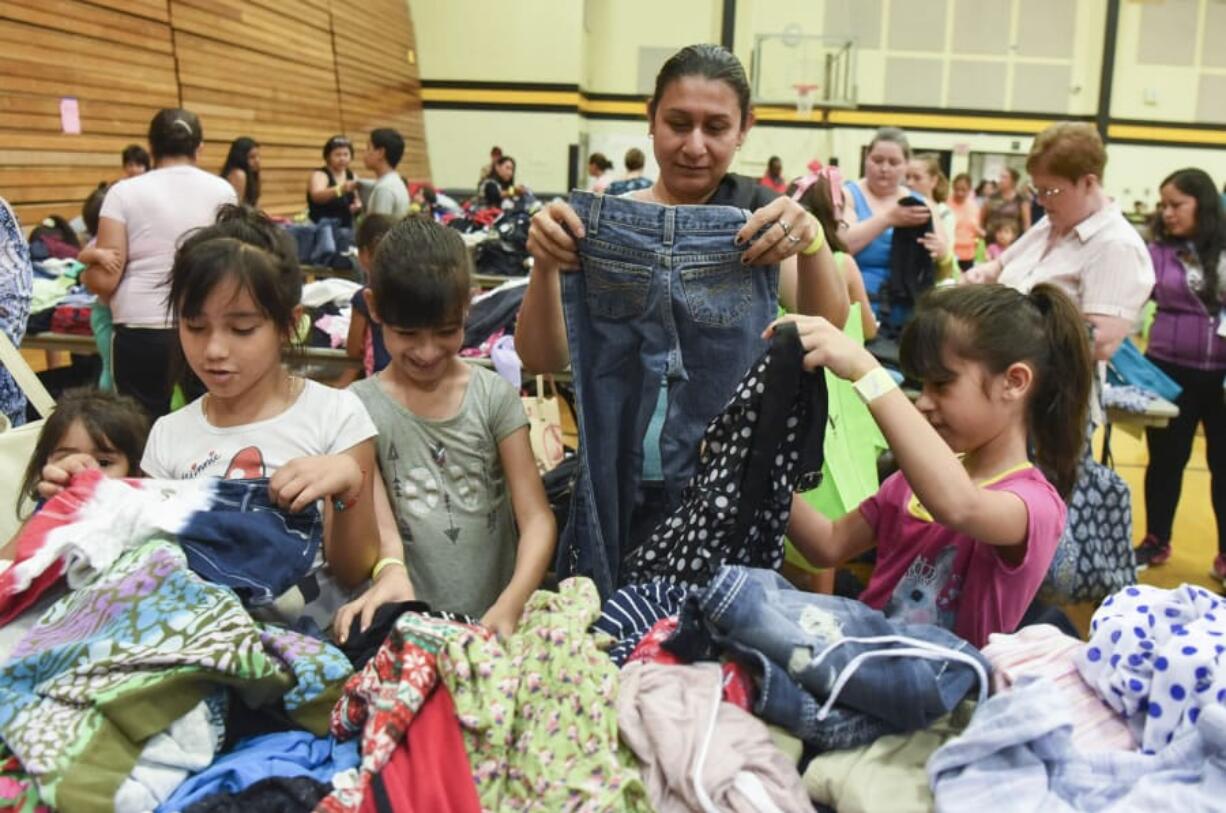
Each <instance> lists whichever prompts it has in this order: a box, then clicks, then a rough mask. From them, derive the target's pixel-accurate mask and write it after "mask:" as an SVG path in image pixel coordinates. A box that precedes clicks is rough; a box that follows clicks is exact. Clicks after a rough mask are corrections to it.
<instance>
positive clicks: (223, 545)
mask: <svg viewBox="0 0 1226 813" xmlns="http://www.w3.org/2000/svg"><path fill="white" fill-rule="evenodd" d="M177 535H178V539H179V545H180V546H181V547H182V548H183V552H184V553H185V554H187V564H188V566H189V567H190V568H191V569H192V570H193V571H195V572H196V573H197V574H199V575H200V576H201V577H202V578H204V579H207V580H208V581H210V582H213V583H214V584H224V585H226V586H227V587H230V588H232V589H233V590H234V592H235V593H237V594H238V595H239V598H241V599H242V601H243V603H244V604H245V605H247V606H252V607H258V606H260V605H264V604H271V603H272V602H273V600H274V599H276V597H277V596H279V595H281V594H282V593H284V592H285V591H287V590H289V589H290V588H291V587H293V586H295V585H296V584H298V582H299V581H300V580H301V579H302V578H303V577H304V576H306V575H307V573H308V572H309V571H310V570H311V568H312V566H313V565H314V564H315V557H316V554H317V553H318V552H319V546H320V544H321V542H322V540H323V518H322V516H321V515H320V513H319V509H318V508H317V507H316V506H315V505H314V504H312V505H310V506H308V507H307V508H306V509H305V510H303V511H300V512H299V513H297V514H291V513H289V512H288V511H282V510H281V509H280V508H278V507H277V506H275V505H273V503H272V501H271V499H270V498H269V494H268V479H267V478H257V479H251V480H218V481H217V483H216V491H215V492H214V496H213V502H212V505H211V506H210V508H209V509H208V510H204V511H196V512H195V513H193V514H192V515H191V516H190V517H189V518H188V519H187V521H186V522H185V523H184V524H183V526H182V527H181V528H180V529H179V530H178V531H177Z"/></svg>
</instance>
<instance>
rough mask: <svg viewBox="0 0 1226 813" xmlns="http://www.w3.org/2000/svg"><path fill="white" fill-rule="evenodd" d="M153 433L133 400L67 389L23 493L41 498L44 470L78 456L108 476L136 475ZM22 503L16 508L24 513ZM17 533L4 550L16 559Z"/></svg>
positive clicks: (33, 456) (50, 419) (43, 434)
mask: <svg viewBox="0 0 1226 813" xmlns="http://www.w3.org/2000/svg"><path fill="white" fill-rule="evenodd" d="M148 437H149V416H148V415H146V414H145V410H144V409H143V408H142V407H141V405H140V404H139V403H137V402H136V400H135V399H133V398H129V397H127V396H124V395H116V394H114V393H110V392H100V391H98V390H91V389H76V390H68V391H67V392H65V393H63V394H62V395H60V398H59V400H58V401H57V402H56V405H55V411H54V412H52V413H51V415H50V417H48V418H47V421H46V423H44V424H43V429H42V431H41V432H40V433H39V435H38V441H37V442H36V443H35V444H34V453H33V454H31V455H30V464H29V466H27V467H26V472H25V476H24V477H23V478H22V481H21V491H20V492H19V493H20V494H21V495H22V496H23V497H29V498H30V499H32V500H38V498H39V493H38V491H37V490H36V487H37V485H38V483H39V480H41V479H42V472H43V469H44V468H46V467H47V466H54V465H57V464H59V463H60V462H61V461H63V460H64V459H65V458H68V457H75V458H76V459H77V460H78V462H79V463H80V466H81V467H82V468H97V469H101V470H102V473H103V474H105V475H106V476H107V477H115V478H119V477H136V476H137V475H138V473H139V472H138V469H137V466H138V465H139V463H140V459H141V457H142V456H143V455H144V453H145V441H146V439H147V438H148ZM21 508H22V505H21V503H20V502H19V503H18V504H17V505H16V506H14V509H15V510H17V512H18V517H19V518H20V517H21ZM16 539H17V537H16V536H14V537H13V539H11V540H9V542H8V544H7V545H5V546H4V548H3V549H2V550H0V559H6V560H7V559H12V556H13V550H12V545H13V542H15V541H16Z"/></svg>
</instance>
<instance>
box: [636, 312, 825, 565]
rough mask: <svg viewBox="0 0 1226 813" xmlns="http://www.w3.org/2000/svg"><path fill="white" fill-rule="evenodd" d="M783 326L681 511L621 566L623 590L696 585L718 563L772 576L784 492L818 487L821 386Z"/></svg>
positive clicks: (707, 448)
mask: <svg viewBox="0 0 1226 813" xmlns="http://www.w3.org/2000/svg"><path fill="white" fill-rule="evenodd" d="M803 358H804V351H803V349H802V348H801V345H800V339H799V338H798V337H797V335H796V330H795V328H793V327H792V326H791V325H789V324H785V325H784V326H782V327H781V329H780V330H778V331H777V332H776V333H775V336H774V338H773V339H772V341H771V346H770V348H769V349H768V350H767V352H766V353H765V354H764V355H763V356H762V357H761V358H760V359H759V360H758V361H757V363H755V364H754V366H753V367H752V368H751V369H750V371H749V373H748V374H746V376H745V377H744V378H743V379H742V380H741V383H740V384H739V385H738V386H737V389H736V393H735V394H734V395H733V396H732V400H731V401H729V403H728V406H727V407H725V408H724V411H723V412H722V413H720V414H719V415H717V416H715V418H714V419H713V420H712V421H711V423H710V424H709V425H708V426H707V431H706V433H705V434H704V435H703V446H702V450H701V452H700V454H699V462H698V472H697V473H696V474H695V475H694V479H693V480H691V481H690V484H689V486H688V487H687V488H686V490H685V493H684V495H683V497H682V501H681V505H680V506H679V507H678V508H677V510H676V511H674V512H673V513H672V514H671V515H670V516H669V517H668V518H667V519H665V520H664V521H663V522H662V523H661V524H660V526H659V527H658V528H656V530H655V532H654V533H653V534H652V535H651V538H650V539H648V540H647V541H646V542H645V543H644V544H643V545H641V546H640V547H638V548H637V549H635V550H634V551H633V552H632V553H631V554H630V555H629V556H628V557H627V559H626V561H625V562H624V563H623V573H622V575H623V580H624V581H625V582H626V583H635V582H646V581H652V580H663V581H667V582H670V583H672V584H677V585H680V586H682V587H699V586H703V585H706V583H707V582H708V581H709V580H710V579H711V577H712V576H714V575H715V573H716V571H717V570H719V568H720V567H721V566H723V565H725V564H737V565H748V566H751V567H766V568H772V569H778V567H779V566H780V565H781V564H782V563H783V532H784V530H785V528H786V527H787V523H788V517H789V516H790V514H791V507H792V494H793V493H795V492H797V491H807V490H809V489H811V488H814V487H816V486H817V484H818V483H819V482H820V480H821V470H822V442H823V439H824V436H825V428H826V410H827V403H826V379H825V376H824V374H823V373H822V371H821V370H818V371H817V372H816V373H809V372H805V370H804V367H803V364H802V362H803Z"/></svg>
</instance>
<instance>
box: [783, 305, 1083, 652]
mask: <svg viewBox="0 0 1226 813" xmlns="http://www.w3.org/2000/svg"><path fill="white" fill-rule="evenodd" d="M788 318H789V319H792V320H794V321H796V322H797V326H798V327H799V329H800V335H801V340H802V342H803V344H804V347H805V350H806V357H805V366H806V367H808V368H810V369H813V368H816V367H825V368H826V370H827V371H828V372H832V373H834V374H835V375H837V376H839V377H840V378H843V379H845V380H847V381H854V382H856V383H855V387H856V389H857V391H858V392H859V393H860V396H861V398H862V399H863V400H864V401H865V402H866V403H867V404H868V405H869V410H870V411H871V412H872V414H873V418H874V419H875V420H876V421H877V424H878V426H880V427H881V430H882V432H883V433H884V434H885V437H886V440H887V441H888V442H889V444H890V449H891V450H892V451H893V452H894V455H895V457H896V458H897V460H898V464H899V467H900V468H901V471H899V472H898V473H896V474H894V475H893V476H891V477H890V478H888V479H887V480H886V481H885V482H884V483H882V485H881V489H880V490H879V491H878V492H877V494H876V495H875V496H873V497H871V498H869V499H868V500H865V501H864V503H862V504H861V506H860V510H858V511H852V512H850V513H849V514H847V515H846V516H845V517H843V518H842V519H840V520H838V521H835V522H832V521H831V520H829V519H827V518H826V517H824V516H822V515H821V514H819V513H817V512H816V511H814V510H813V509H811V508H809V506H808V505H806V504H805V503H804V502H803V501H802V500H800V499H796V500H794V501H793V514H792V519H791V524H790V525H789V526H788V538H789V539H791V541H792V543H793V544H794V545H795V546H796V548H797V549H798V550H799V551H800V552H801V553H803V554H804V556H805V557H806V558H807V559H808V560H809V561H810V562H812V563H813V564H814V565H818V566H826V567H828V566H833V565H837V564H839V563H840V562H844V561H846V560H848V559H850V558H852V557H854V556H857V555H859V554H860V553H863V552H864V551H867V550H869V549H870V548H872V547H874V546H875V547H876V548H877V565H876V567H875V568H874V570H873V575H872V578H871V579H870V580H869V583H868V587H867V588H866V589H865V590H864V593H863V594H862V595H861V596H860V599H861V600H862V601H863V602H864V603H866V604H868V605H870V606H872V607H876V608H878V609H881V610H883V611H884V612H885V614H886V615H887V616H889V617H891V618H893V619H895V620H898V621H902V622H909V623H928V624H939V625H940V626H943V627H946V628H949V629H952V630H953V631H954V632H955V633H957V634H958V635H960V636H961V637H963V638H965V639H966V640H967V641H969V642H970V643H971V644H973V645H974V646H976V647H982V646H984V645H985V644H986V643H987V641H988V636H989V635H990V634H991V633H993V632H1005V633H1009V632H1013V631H1014V629H1016V627H1017V625H1018V623H1019V622H1020V621H1021V619H1022V616H1023V614H1024V613H1025V612H1026V608H1027V607H1028V606H1029V605H1030V602H1031V600H1032V599H1033V598H1034V596H1035V594H1036V593H1037V592H1038V590H1039V586H1040V585H1041V584H1042V582H1043V578H1044V576H1045V575H1046V574H1047V569H1048V567H1049V566H1050V564H1051V560H1052V556H1053V555H1054V553H1055V550H1056V544H1057V542H1058V541H1059V539H1060V533H1061V531H1062V530H1063V527H1064V519H1065V512H1066V509H1065V504H1064V501H1063V500H1062V499H1061V497H1062V496H1067V495H1068V494H1069V493H1070V492H1071V491H1072V488H1073V483H1074V481H1075V480H1076V476H1077V466H1078V461H1079V460H1080V457H1081V453H1082V447H1083V443H1084V429H1083V427H1084V426H1085V422H1086V410H1087V409H1088V405H1089V402H1090V380H1091V375H1092V370H1093V366H1092V361H1091V355H1090V344H1089V339H1088V337H1087V336H1086V331H1085V326H1084V323H1083V321H1082V317H1081V313H1080V312H1079V311H1078V309H1077V306H1076V305H1074V304H1073V302H1072V301H1071V300H1070V299H1069V298H1068V296H1067V295H1065V294H1064V293H1062V292H1061V291H1060V290H1059V289H1058V288H1056V287H1055V286H1053V285H1046V284H1042V285H1037V286H1035V288H1034V289H1033V290H1032V291H1031V292H1030V293H1029V294H1022V293H1019V292H1018V291H1015V290H1013V289H1012V288H1007V287H1005V286H1002V285H971V286H962V287H958V288H945V289H937V290H934V291H932V292H930V293H929V294H927V295H926V296H925V297H924V298H923V299H922V300H921V302H920V306H919V308H918V310H917V311H916V314H915V319H914V321H913V322H912V323H910V324H909V325H907V327H906V328H905V329H904V331H903V334H902V340H901V346H900V353H901V359H902V364H903V369H904V370H905V371H906V373H907V375H908V377H911V378H915V379H917V380H920V381H922V382H923V391H922V393H921V395H920V398H919V400H918V401H917V402H916V403H915V404H914V405H912V404H911V402H910V401H909V400H908V399H907V396H906V395H904V394H903V392H902V391H901V390H899V389H898V386H897V384H895V383H894V380H893V379H892V378H890V377H889V376H888V374H887V373H886V372H885V370H884V369H882V368H881V366H880V365H879V364H878V363H877V361H876V359H874V358H873V356H872V355H871V354H870V353H869V352H868V351H866V350H865V349H864V348H863V347H862V346H860V345H859V344H857V343H855V342H854V341H852V340H851V339H849V338H848V337H847V336H846V335H845V334H844V333H843V332H842V331H841V330H839V329H837V328H835V327H834V326H832V325H831V324H830V323H828V322H826V321H824V320H822V319H818V318H808V317H802V318H797V317H788ZM768 333H769V330H768ZM1031 442H1033V444H1034V446H1033V448H1034V451H1035V459H1036V460H1037V461H1038V464H1039V465H1040V466H1042V467H1043V470H1044V471H1045V472H1047V474H1048V476H1050V477H1051V478H1052V481H1054V483H1055V485H1054V486H1053V484H1052V482H1049V480H1048V478H1047V476H1044V473H1043V472H1041V471H1040V470H1039V469H1038V468H1036V466H1035V465H1032V464H1031V462H1030V457H1029V454H1028V452H1029V449H1030V443H1031Z"/></svg>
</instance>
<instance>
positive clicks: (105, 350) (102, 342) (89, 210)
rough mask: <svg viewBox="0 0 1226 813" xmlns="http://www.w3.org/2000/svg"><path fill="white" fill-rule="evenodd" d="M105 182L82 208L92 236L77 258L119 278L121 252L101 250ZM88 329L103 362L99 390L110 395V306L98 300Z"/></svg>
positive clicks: (99, 375) (87, 228) (112, 333)
mask: <svg viewBox="0 0 1226 813" xmlns="http://www.w3.org/2000/svg"><path fill="white" fill-rule="evenodd" d="M108 188H109V187H108V186H107V184H106V182H105V181H104V182H102V183H100V184H98V188H97V189H95V190H94V191H93V192H91V193H90V194H89V197H88V198H86V199H85V204H84V205H83V206H82V207H81V220H83V221H84V222H85V230H86V231H87V232H88V233H89V242H88V243H86V244H85V248H83V249H81V253H80V254H79V255H78V256H77V261H78V262H80V263H82V264H83V265H84V266H85V267H86V268H88V267H89V266H91V265H95V264H96V265H100V266H102V267H103V268H105V269H106V270H107V272H108V273H111V274H118V273H120V272H121V271H123V266H122V265H120V259H119V252H118V251H115V250H114V249H112V248H99V247H98V217H99V215H100V214H101V212H102V202H103V201H104V200H106V190H107V189H108ZM89 326H90V329H91V330H92V331H93V334H94V344H95V345H96V346H97V348H98V357H99V358H101V359H102V372H100V373H99V374H98V389H100V390H105V391H107V392H110V391H111V390H113V389H115V379H114V377H113V376H112V374H111V337H112V336H113V335H114V334H115V326H114V324H112V322H111V306H110V305H109V304H107V300H104V299H102V297H98V298H97V299H95V300H94V305H93V307H92V308H91V309H90V313H89Z"/></svg>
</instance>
